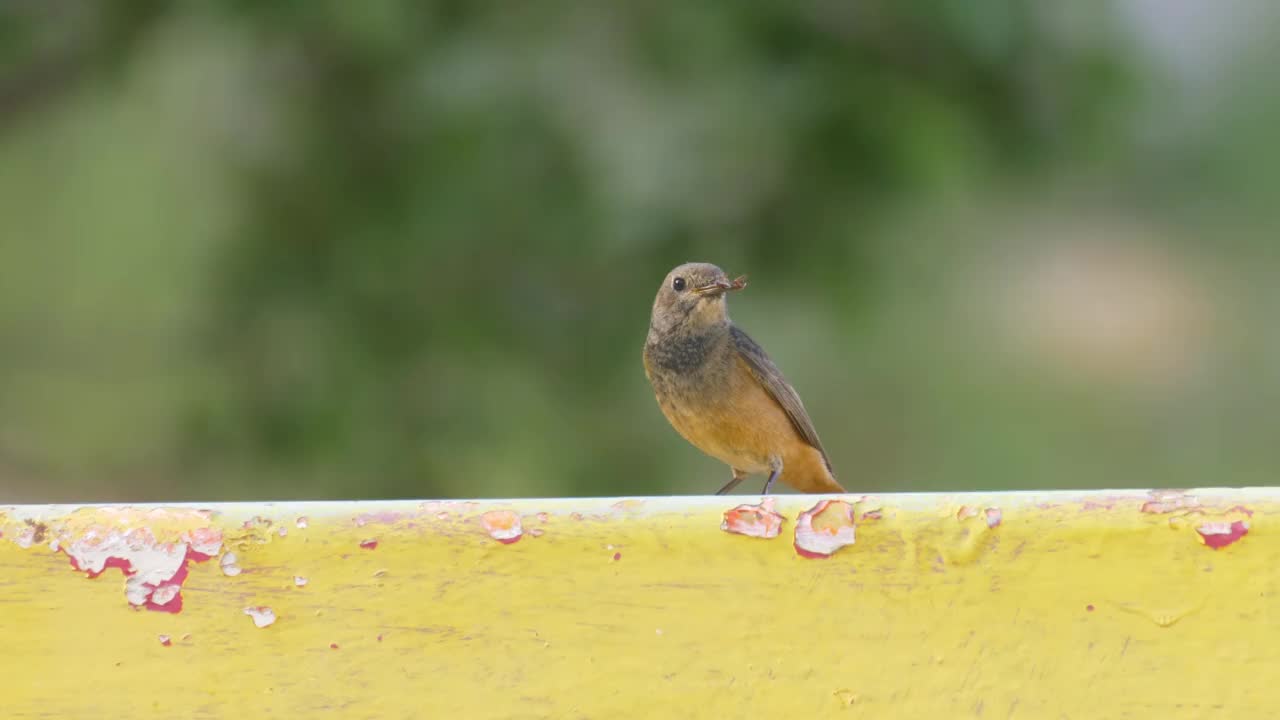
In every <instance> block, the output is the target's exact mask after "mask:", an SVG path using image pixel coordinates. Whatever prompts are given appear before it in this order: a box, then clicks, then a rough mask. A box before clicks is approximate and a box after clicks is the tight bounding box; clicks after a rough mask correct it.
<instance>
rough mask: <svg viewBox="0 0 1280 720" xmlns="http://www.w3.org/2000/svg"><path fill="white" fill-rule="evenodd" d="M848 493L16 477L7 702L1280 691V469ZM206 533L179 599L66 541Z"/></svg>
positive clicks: (461, 702) (740, 709)
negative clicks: (172, 601)
mask: <svg viewBox="0 0 1280 720" xmlns="http://www.w3.org/2000/svg"><path fill="white" fill-rule="evenodd" d="M847 499H850V500H857V501H858V502H857V504H856V506H855V517H857V518H858V525H857V530H856V542H855V543H854V544H853V545H849V546H846V547H843V548H842V549H840V550H838V551H837V552H835V553H834V554H833V555H832V556H830V557H828V558H819V559H811V558H805V557H801V556H800V555H799V554H797V552H796V550H795V548H794V547H793V538H792V533H793V530H794V528H795V526H796V519H797V516H798V515H799V513H801V512H802V511H804V510H806V509H808V508H810V507H812V506H813V504H814V503H815V502H816V499H815V498H813V497H805V496H795V495H789V496H780V497H779V498H777V510H778V512H779V513H781V514H782V515H783V516H785V518H786V520H785V523H784V524H783V526H782V531H781V534H780V535H779V536H778V537H776V538H772V539H761V538H752V537H744V536H741V535H735V534H731V533H729V532H726V531H724V530H722V529H721V521H722V517H723V513H724V511H725V510H728V509H729V508H731V507H733V506H735V505H737V504H738V503H740V502H743V501H753V499H752V498H749V497H745V498H744V497H739V498H716V497H678V498H648V499H630V500H622V501H619V500H616V499H607V500H563V499H558V500H522V501H513V502H477V503H467V502H451V503H419V502H379V503H360V504H354V503H311V504H276V505H261V504H258V505H249V504H246V505H212V506H179V507H151V506H147V507H134V508H109V507H100V506H94V507H84V508H76V507H69V506H57V507H30V506H27V507H8V508H6V507H0V532H3V538H0V715H2V716H3V717H6V718H10V717H58V718H78V717H86V718H89V717H92V718H141V717H174V718H176V717H183V718H204V717H208V718H233V717H234V718H240V717H263V716H264V715H265V716H288V717H311V716H332V717H351V718H437V717H440V718H444V717H466V718H543V717H546V718H619V717H637V718H699V717H706V718H755V717H760V718H779V717H867V718H953V717H983V718H1002V719H1003V718H1164V717H1171V718H1177V717H1228V716H1230V717H1280V683H1277V682H1276V675H1277V672H1278V671H1280V594H1277V591H1278V590H1280V587H1278V584H1280V583H1278V579H1280V571H1277V569H1276V568H1277V567H1280V535H1277V534H1276V533H1273V532H1271V531H1272V529H1273V528H1274V527H1275V525H1274V524H1273V522H1274V520H1275V518H1276V516H1277V512H1278V511H1280V491H1275V490H1204V491H1193V492H1191V494H1190V495H1187V496H1177V495H1170V496H1168V497H1154V496H1152V495H1150V494H1148V493H1146V492H1145V491H1132V492H1109V493H1097V494H1079V493H1053V494H1043V493H1041V494H988V495H945V496H944V495H902V496H893V495H887V496H878V497H872V498H862V497H860V496H849V497H848V498H847ZM1144 504H1146V511H1144V510H1143V506H1144ZM988 508H990V509H992V512H991V513H988V512H987V509H988ZM876 509H879V510H880V513H879V515H880V517H879V518H878V519H877V518H876V517H875V512H874V511H875V510H876ZM997 509H998V511H999V512H998V513H996V512H995V511H996V510H997ZM502 510H506V511H511V512H509V513H507V514H505V515H504V514H503V513H492V512H491V511H502ZM486 512H491V514H490V515H488V516H485V515H484V513H486ZM304 516H305V518H306V521H305V523H304V524H305V527H299V521H298V519H299V518H300V517H304ZM486 517H487V522H486ZM515 518H518V519H519V521H520V522H519V528H518V530H519V531H520V532H522V535H521V536H520V537H519V539H518V541H516V542H513V543H510V544H504V543H502V542H499V541H497V540H495V539H494V538H493V537H492V536H491V534H490V532H495V533H499V534H500V533H501V532H502V530H503V527H504V526H506V525H510V524H511V521H512V520H513V519H515ZM996 519H998V520H999V523H998V524H995V521H996ZM821 520H822V518H821V517H820V518H819V521H815V523H814V525H815V526H816V527H819V528H820V527H821V526H822V524H823V523H822V522H821ZM1232 522H1237V523H1241V524H1239V525H1236V526H1235V530H1236V531H1237V534H1238V531H1240V530H1241V529H1244V528H1245V527H1246V524H1247V530H1248V533H1247V535H1244V536H1243V537H1241V538H1239V539H1238V540H1237V541H1235V542H1234V543H1231V544H1229V545H1226V546H1224V547H1221V548H1218V549H1215V548H1213V547H1211V546H1209V545H1206V544H1205V542H1204V540H1203V539H1202V536H1201V534H1200V532H1198V529H1201V530H1205V531H1206V532H1210V533H1212V532H1213V531H1215V530H1217V531H1219V532H1221V531H1227V530H1230V529H1231V527H1232V526H1231V523H1232ZM1214 523H1216V525H1215V524H1214ZM992 525H994V527H993V526H992ZM138 528H145V529H146V530H145V532H141V531H138ZM131 530H132V531H134V534H133V535H131V536H127V537H128V538H131V539H129V540H124V539H122V538H125V537H126V533H128V532H130V531H131ZM508 531H509V532H516V531H517V529H516V528H509V529H508ZM113 533H114V535H113ZM147 533H149V534H150V537H151V538H153V540H148V539H147V537H148V535H147ZM219 534H220V537H219ZM1211 537H1212V536H1211ZM1218 537H1222V536H1218ZM215 540H219V541H220V543H219V547H218V548H217V551H216V554H215V556H214V557H212V558H211V559H208V560H205V561H203V562H191V563H190V564H189V565H188V574H187V576H186V577H185V578H182V579H181V580H182V586H181V596H182V609H181V611H180V612H176V613H172V612H163V611H155V610H147V609H138V608H134V607H133V606H132V605H131V604H130V600H129V598H128V597H127V596H126V587H125V579H124V575H123V574H122V571H121V569H120V568H118V567H108V568H107V569H105V570H104V571H103V572H102V574H101V575H100V576H98V577H97V578H94V579H89V578H87V577H86V575H85V573H83V572H78V571H76V570H75V569H74V568H73V567H72V566H71V562H70V560H69V558H68V554H67V553H68V552H72V553H73V554H74V553H76V552H85V551H86V548H88V549H92V548H93V547H117V548H127V547H128V546H129V543H130V542H132V543H133V545H134V546H135V548H136V549H138V552H139V553H141V552H144V551H146V550H147V549H148V548H150V549H152V550H154V547H155V546H156V545H159V546H160V547H161V548H162V549H163V548H165V547H171V546H169V545H167V544H169V543H175V542H176V543H184V542H197V543H202V544H203V545H202V546H204V547H206V549H208V546H209V544H210V543H211V542H212V541H215ZM374 540H376V543H377V544H376V547H372V543H371V542H369V541H374ZM55 542H56V544H57V547H58V549H57V550H54V549H52V548H51V544H53V543H55ZM362 542H363V543H364V544H365V547H362V546H361V543H362ZM95 543H97V544H98V545H95ZM102 543H105V544H102ZM111 543H116V545H114V546H113V545H111ZM172 547H177V548H179V549H181V547H182V546H181V545H177V546H172ZM69 549H70V550H69ZM228 551H230V552H233V553H234V563H231V562H229V561H228V560H227V559H226V558H225V553H226V552H228ZM121 552H124V551H123V550H121ZM129 552H133V550H129ZM161 555H163V552H162V553H161ZM153 560H154V558H152V559H147V558H144V557H143V556H142V555H138V556H137V562H138V563H139V565H146V564H147V563H151V562H152V561H153ZM224 565H225V567H224ZM237 568H238V569H239V573H238V574H236V569H237ZM135 569H136V568H135ZM303 583H305V584H303ZM135 599H136V598H135ZM162 599H163V598H162ZM248 607H269V608H271V611H272V612H273V613H274V615H275V618H276V619H275V622H274V623H273V624H270V625H268V626H266V627H262V628H259V627H257V626H256V625H255V622H254V619H253V618H252V617H251V616H250V615H247V614H245V609H246V608H248ZM161 636H167V637H168V639H169V645H165V644H163V643H162V642H161V640H162V638H161Z"/></svg>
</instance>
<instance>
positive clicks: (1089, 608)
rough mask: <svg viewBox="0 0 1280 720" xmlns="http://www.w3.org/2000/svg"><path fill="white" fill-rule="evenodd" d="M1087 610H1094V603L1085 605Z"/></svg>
mask: <svg viewBox="0 0 1280 720" xmlns="http://www.w3.org/2000/svg"><path fill="white" fill-rule="evenodd" d="M1084 609H1085V611H1086V612H1093V603H1089V604H1088V605H1085V606H1084Z"/></svg>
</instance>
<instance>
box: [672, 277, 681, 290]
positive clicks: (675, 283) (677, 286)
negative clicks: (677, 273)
mask: <svg viewBox="0 0 1280 720" xmlns="http://www.w3.org/2000/svg"><path fill="white" fill-rule="evenodd" d="M671 287H672V289H674V290H675V291H676V292H680V291H682V290H684V278H682V277H678V278H676V279H675V280H672V281H671Z"/></svg>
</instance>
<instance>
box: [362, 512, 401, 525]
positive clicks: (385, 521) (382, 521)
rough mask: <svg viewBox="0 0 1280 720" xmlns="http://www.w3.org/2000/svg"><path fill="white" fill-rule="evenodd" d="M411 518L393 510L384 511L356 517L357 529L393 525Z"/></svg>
mask: <svg viewBox="0 0 1280 720" xmlns="http://www.w3.org/2000/svg"><path fill="white" fill-rule="evenodd" d="M408 517H409V516H408V515H406V514H405V513H402V512H395V511H392V510H384V511H382V512H371V513H363V514H360V515H357V516H356V519H355V521H356V527H364V526H365V525H373V524H379V525H391V524H393V523H397V522H400V521H401V520H404V519H406V518H408Z"/></svg>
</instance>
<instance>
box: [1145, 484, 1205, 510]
mask: <svg viewBox="0 0 1280 720" xmlns="http://www.w3.org/2000/svg"><path fill="white" fill-rule="evenodd" d="M1150 497H1151V499H1150V500H1148V501H1146V502H1144V503H1142V508H1141V510H1142V512H1144V513H1157V514H1163V513H1171V512H1177V511H1179V510H1190V509H1194V508H1198V507H1200V501H1199V500H1198V499H1197V498H1196V496H1194V495H1189V494H1187V492H1186V491H1185V490H1152V491H1151V493H1150Z"/></svg>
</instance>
